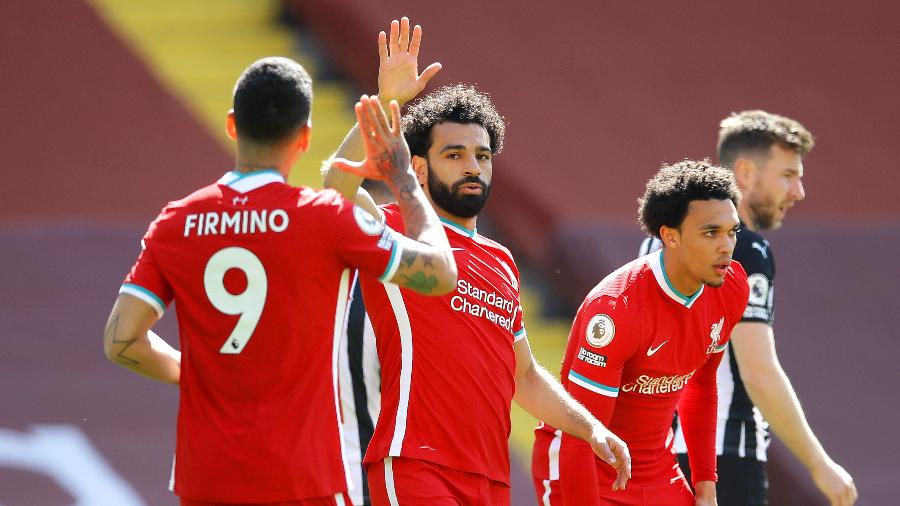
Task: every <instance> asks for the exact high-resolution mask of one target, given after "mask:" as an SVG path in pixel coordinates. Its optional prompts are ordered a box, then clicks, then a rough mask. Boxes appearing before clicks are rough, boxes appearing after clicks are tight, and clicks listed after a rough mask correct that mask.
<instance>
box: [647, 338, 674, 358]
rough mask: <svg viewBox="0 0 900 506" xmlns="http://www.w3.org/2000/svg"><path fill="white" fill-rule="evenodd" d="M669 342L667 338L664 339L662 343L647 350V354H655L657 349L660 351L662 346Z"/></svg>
mask: <svg viewBox="0 0 900 506" xmlns="http://www.w3.org/2000/svg"><path fill="white" fill-rule="evenodd" d="M668 342H669V340H668V339H666V340H665V341H663V342H662V343H660V345H659V346H657V347H656V348H653V347H651V348H650V349H649V350H647V356H648V357H649V356H651V355H653V354H654V353H656V352H657V351H659V349H660V348H662V347H663V346H665V345H666V343H668Z"/></svg>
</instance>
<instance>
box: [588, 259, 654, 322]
mask: <svg viewBox="0 0 900 506" xmlns="http://www.w3.org/2000/svg"><path fill="white" fill-rule="evenodd" d="M648 275H649V276H653V272H652V270H651V268H650V265H649V262H648V256H644V257H640V258H636V259H634V260H632V261H631V262H628V263H627V264H625V265H623V266H621V267H619V268H618V269H616V270H615V271H613V272H611V273H610V274H608V275H607V276H606V277H605V278H603V279H602V280H601V281H600V282H599V283H597V285H596V286H594V288H593V289H591V291H590V292H588V295H587V297H585V299H584V303H583V304H582V307H593V308H609V309H610V310H612V311H616V312H617V313H621V314H623V315H631V314H632V313H634V308H635V307H636V306H637V305H639V303H637V304H636V302H637V299H639V298H640V297H641V290H640V285H641V284H642V283H645V282H646V281H647V279H648V278H647V276H648Z"/></svg>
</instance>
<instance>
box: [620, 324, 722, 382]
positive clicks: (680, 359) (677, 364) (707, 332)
mask: <svg viewBox="0 0 900 506" xmlns="http://www.w3.org/2000/svg"><path fill="white" fill-rule="evenodd" d="M676 309H679V310H680V309H681V308H676ZM694 309H695V310H692V311H665V310H664V311H661V312H659V313H658V314H655V315H652V316H651V315H647V316H646V319H645V320H644V321H643V332H642V339H641V343H640V345H639V347H638V349H637V350H636V353H635V354H634V356H633V357H632V359H631V360H630V361H629V362H628V364H627V366H626V368H625V371H623V380H625V381H626V382H629V381H630V382H642V383H645V384H647V385H648V386H649V385H657V386H658V387H659V388H658V389H659V390H665V391H672V390H676V391H677V390H679V389H680V388H681V387H683V384H684V383H686V382H687V380H688V379H689V378H690V376H691V375H693V373H694V372H695V371H696V370H697V369H698V368H700V367H701V366H702V365H703V364H704V363H705V362H706V361H707V360H708V359H709V357H710V356H711V355H712V354H713V353H717V352H720V351H721V348H722V347H723V346H724V344H725V342H726V336H725V334H724V332H725V328H726V320H725V313H724V311H721V310H717V309H715V308H694ZM642 378H643V380H641V379H642ZM665 391H661V392H657V393H666V392H665Z"/></svg>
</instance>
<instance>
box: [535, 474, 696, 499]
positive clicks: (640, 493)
mask: <svg viewBox="0 0 900 506" xmlns="http://www.w3.org/2000/svg"><path fill="white" fill-rule="evenodd" d="M532 478H533V480H534V490H535V492H536V493H537V499H538V504H539V505H540V506H563V505H565V504H567V503H566V502H565V500H564V499H563V494H562V486H561V485H560V482H559V480H542V479H540V478H537V477H532ZM595 497H596V496H595ZM599 497H600V502H599V503H597V504H604V505H615V506H693V504H694V494H693V493H692V492H691V489H690V487H688V484H687V481H685V480H684V479H683V478H682V479H679V480H676V481H674V482H672V483H663V484H661V485H651V486H646V487H642V486H640V485H635V484H633V483H628V484H627V485H626V486H625V490H619V491H616V492H613V490H612V488H611V486H601V488H600V493H599Z"/></svg>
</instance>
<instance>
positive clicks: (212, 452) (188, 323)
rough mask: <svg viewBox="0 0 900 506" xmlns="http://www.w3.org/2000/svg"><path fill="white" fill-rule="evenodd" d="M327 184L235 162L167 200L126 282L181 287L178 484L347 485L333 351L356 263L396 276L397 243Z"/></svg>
mask: <svg viewBox="0 0 900 506" xmlns="http://www.w3.org/2000/svg"><path fill="white" fill-rule="evenodd" d="M397 237H398V236H397V235H396V234H395V232H393V231H392V230H391V229H390V228H387V227H385V226H384V225H383V224H382V223H381V222H380V221H379V220H376V219H375V218H373V217H372V216H371V215H369V214H368V213H366V212H365V211H363V210H362V209H360V208H358V207H355V206H354V205H353V204H352V203H351V202H349V201H347V200H345V199H344V198H343V197H341V196H340V195H339V194H337V193H335V192H334V191H331V190H324V191H315V190H312V189H309V188H296V187H291V186H289V185H287V184H285V181H284V178H283V177H282V176H281V175H280V174H278V173H276V172H274V171H260V172H253V173H248V174H247V173H245V174H242V173H238V172H230V173H227V174H225V176H223V177H222V178H221V179H220V180H219V181H218V182H217V183H216V184H213V185H210V186H207V187H205V188H202V189H200V190H198V191H197V192H195V193H193V194H192V195H190V196H188V197H187V198H185V199H183V200H180V201H177V202H171V203H169V204H168V205H167V206H166V207H165V208H164V209H163V210H162V212H161V213H160V215H159V217H158V218H157V219H156V220H155V221H154V222H153V223H152V224H151V225H150V228H149V229H148V231H147V233H146V235H145V236H144V239H143V241H142V246H143V249H142V251H141V253H140V256H139V257H138V260H137V262H136V263H135V265H134V267H133V268H132V270H131V272H130V273H129V274H128V276H127V277H126V279H125V283H124V284H123V285H122V288H121V290H120V293H126V294H129V295H132V296H135V297H138V298H140V299H142V300H144V301H145V302H147V303H148V304H150V305H151V306H153V307H154V309H156V311H157V312H158V313H159V314H160V316H161V315H162V313H163V312H164V310H165V308H166V307H167V306H168V304H169V303H170V302H172V301H175V303H176V306H177V311H178V328H179V335H180V340H181V352H182V357H181V379H180V391H181V400H180V406H179V411H178V433H177V442H176V451H175V471H174V480H175V483H174V490H175V493H176V494H178V495H179V496H181V497H183V498H187V499H194V500H203V501H223V502H247V503H253V502H275V501H290V500H298V499H303V498H309V497H320V496H328V495H334V494H335V493H339V492H342V491H345V490H347V481H346V478H345V465H344V462H343V458H342V451H341V450H342V448H341V437H340V428H339V405H338V397H337V394H336V381H337V380H336V374H335V368H336V357H337V349H338V348H337V346H338V342H339V339H338V338H339V335H340V332H341V330H342V329H341V326H342V323H343V321H344V311H345V308H346V304H347V301H348V289H349V286H350V269H352V268H359V269H361V270H362V271H363V272H366V273H369V274H371V275H373V276H378V277H380V278H381V279H390V278H391V277H392V276H393V274H394V272H395V271H396V269H397V266H398V263H399V260H400V256H401V253H402V252H401V251H400V248H401V244H400V242H399V241H398V240H397Z"/></svg>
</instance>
